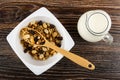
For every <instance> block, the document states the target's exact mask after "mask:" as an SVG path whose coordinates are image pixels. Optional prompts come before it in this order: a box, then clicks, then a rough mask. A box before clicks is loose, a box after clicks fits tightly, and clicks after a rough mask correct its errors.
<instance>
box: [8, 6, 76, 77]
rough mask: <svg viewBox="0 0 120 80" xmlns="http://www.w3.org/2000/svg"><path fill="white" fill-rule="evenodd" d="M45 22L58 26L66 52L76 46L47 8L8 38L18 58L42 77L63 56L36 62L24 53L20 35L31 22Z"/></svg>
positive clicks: (37, 12) (17, 27)
mask: <svg viewBox="0 0 120 80" xmlns="http://www.w3.org/2000/svg"><path fill="white" fill-rule="evenodd" d="M33 20H35V21H39V20H42V21H45V22H49V23H51V24H53V25H55V26H56V28H57V30H58V32H59V33H60V34H61V36H62V37H63V41H62V47H61V48H63V49H65V50H68V51H69V50H70V49H71V48H72V47H73V46H74V45H75V43H74V41H73V39H72V38H71V36H70V35H69V33H68V32H67V30H66V29H65V28H64V26H63V25H62V24H61V23H60V22H59V20H58V19H57V18H56V17H55V16H54V15H53V14H52V13H51V12H50V11H49V10H47V9H46V8H45V7H42V8H40V9H38V10H37V11H35V12H33V13H32V14H31V15H29V16H28V17H27V18H25V19H24V20H23V21H22V22H21V23H19V24H18V25H17V26H16V27H15V28H14V29H13V30H12V31H11V32H10V33H9V34H8V36H7V41H8V43H9V44H10V46H11V47H12V49H13V50H14V52H15V53H16V54H17V56H18V57H19V58H20V59H21V61H22V62H23V63H24V64H25V65H26V66H27V67H28V68H29V69H30V70H31V71H32V72H33V73H34V74H35V75H40V74H42V73H43V72H45V71H46V70H48V69H49V68H51V67H52V66H53V65H55V64H56V63H57V62H58V61H59V60H60V59H62V58H63V55H61V54H60V53H58V54H56V55H54V56H52V57H50V58H49V59H47V60H45V61H38V60H34V59H33V58H32V57H31V56H30V55H29V54H26V53H24V52H23V47H22V45H21V43H20V37H19V33H20V30H21V29H22V28H23V27H25V26H27V25H28V24H29V22H31V21H33Z"/></svg>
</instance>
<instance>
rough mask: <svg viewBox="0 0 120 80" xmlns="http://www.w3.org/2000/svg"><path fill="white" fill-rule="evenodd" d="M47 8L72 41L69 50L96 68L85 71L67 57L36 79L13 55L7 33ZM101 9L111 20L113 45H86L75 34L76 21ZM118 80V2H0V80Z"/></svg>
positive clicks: (43, 0) (119, 17)
mask: <svg viewBox="0 0 120 80" xmlns="http://www.w3.org/2000/svg"><path fill="white" fill-rule="evenodd" d="M43 6H44V7H46V8H48V9H49V10H50V11H51V12H52V13H53V14H54V15H55V16H56V17H57V18H58V19H59V20H60V21H61V23H62V24H63V25H64V26H65V28H66V29H67V31H68V32H69V33H70V35H71V36H72V38H73V39H74V41H75V46H74V47H73V48H72V49H71V52H74V53H76V54H78V55H81V56H83V57H85V58H87V59H88V60H90V61H92V62H93V63H94V64H95V65H96V69H95V70H94V71H89V70H87V69H84V68H82V67H80V66H78V65H76V64H75V63H72V62H71V61H69V60H68V59H66V58H63V59H62V60H60V61H59V62H58V63H57V64H56V65H54V66H53V67H52V68H51V69H49V70H48V71H46V72H45V73H43V74H42V75H39V76H35V75H34V74H33V73H32V72H31V71H30V70H29V69H28V68H27V67H26V66H25V65H24V64H23V63H22V62H21V60H20V59H19V58H18V57H17V56H16V54H15V53H14V52H13V50H12V49H11V47H10V46H9V44H8V43H7V41H6V36H7V35H8V33H9V32H10V31H11V30H12V29H13V28H14V27H15V26H16V25H17V24H19V22H20V21H22V20H23V19H24V18H25V17H27V16H28V15H29V14H31V13H32V12H34V11H35V10H37V9H39V8H40V7H43ZM94 9H102V10H105V11H106V12H108V13H109V14H110V16H111V19H112V28H111V30H110V33H111V34H112V35H113V37H114V42H113V44H112V45H108V44H105V43H104V42H103V41H101V42H97V43H89V42H86V41H85V40H83V39H82V38H81V37H80V36H79V34H78V32H77V21H78V19H79V17H80V16H81V15H82V14H83V13H84V12H86V11H89V10H94ZM31 79H33V80H35V79H39V80H49V79H50V80H120V0H0V80H31Z"/></svg>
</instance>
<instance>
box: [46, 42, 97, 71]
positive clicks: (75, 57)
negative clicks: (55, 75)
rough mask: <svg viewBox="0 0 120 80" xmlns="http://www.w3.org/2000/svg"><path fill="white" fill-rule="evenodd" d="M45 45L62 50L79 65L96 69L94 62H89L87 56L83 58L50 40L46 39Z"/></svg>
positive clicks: (58, 50) (61, 51) (63, 53)
mask: <svg viewBox="0 0 120 80" xmlns="http://www.w3.org/2000/svg"><path fill="white" fill-rule="evenodd" d="M45 46H46V47H49V48H52V49H54V50H56V51H57V52H60V53H61V54H62V55H64V56H65V57H66V58H68V59H70V60H71V61H73V62H75V63H76V64H78V65H80V66H82V67H84V68H87V69H89V70H94V69H95V66H94V64H92V63H91V62H89V61H88V60H86V59H85V58H83V57H81V56H78V55H76V54H74V53H71V52H69V51H66V50H64V49H62V48H59V47H57V46H55V45H53V44H51V43H50V42H48V41H46V43H45Z"/></svg>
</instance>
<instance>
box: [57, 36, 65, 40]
mask: <svg viewBox="0 0 120 80" xmlns="http://www.w3.org/2000/svg"><path fill="white" fill-rule="evenodd" d="M55 38H56V39H57V40H63V37H60V36H59V37H55Z"/></svg>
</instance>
